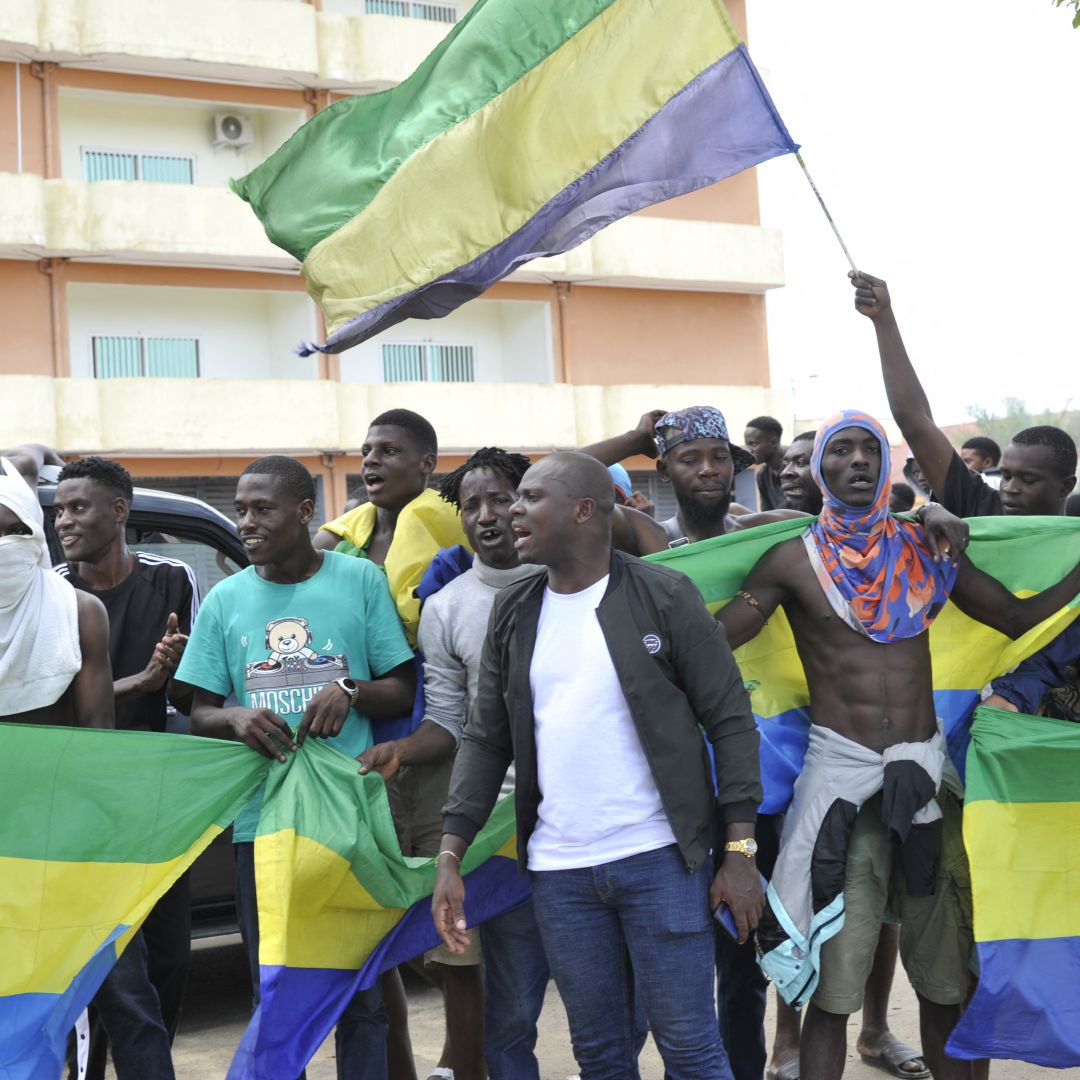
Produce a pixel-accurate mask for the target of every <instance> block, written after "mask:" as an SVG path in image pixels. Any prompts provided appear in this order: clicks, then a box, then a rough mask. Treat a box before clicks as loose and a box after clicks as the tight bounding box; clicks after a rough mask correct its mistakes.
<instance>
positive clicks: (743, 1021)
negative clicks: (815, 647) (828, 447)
mask: <svg viewBox="0 0 1080 1080" xmlns="http://www.w3.org/2000/svg"><path fill="white" fill-rule="evenodd" d="M642 419H643V420H644V419H645V418H644V417H643V418H642ZM655 434H656V442H657V446H658V448H659V454H660V456H659V458H658V460H657V463H656V468H657V471H658V472H659V473H660V476H661V477H662V478H663V479H664V480H665V481H667V482H668V483H670V484H671V487H672V490H673V491H674V493H675V498H676V500H677V502H678V507H679V509H678V512H677V513H676V514H675V516H674V517H671V518H669V519H668V520H667V521H664V522H662V523H660V524H659V528H660V529H662V530H663V531H664V532H665V534H666V536H665V539H666V540H667V541H668V543H669V544H670V545H671V546H676V545H679V544H683V543H697V542H699V541H702V540H710V539H712V538H714V537H717V536H724V535H726V534H727V533H731V532H735V531H737V530H741V529H751V528H754V527H755V526H758V525H767V524H770V523H772V522H775V521H782V520H784V519H788V518H797V517H804V516H806V515H807V514H817V513H819V512H820V510H821V505H822V502H821V492H820V490H819V489H818V486H817V484H816V483H815V481H814V479H813V477H812V476H811V475H810V458H811V456H812V454H813V449H814V433H813V432H804V433H803V434H801V435H797V436H796V437H795V439H794V440H792V443H791V445H790V446H789V447H788V448H787V450H786V451H785V453H784V459H783V460H784V464H783V469H782V470H781V473H780V484H781V488H782V490H783V492H784V499H785V502H786V504H787V509H782V510H772V511H766V512H763V513H742V514H736V513H734V512H733V504H732V501H731V499H732V491H733V489H734V483H735V476H736V475H737V474H738V473H739V472H741V471H742V470H743V469H746V468H748V467H749V466H750V465H751V464H753V460H754V459H753V456H752V455H751V454H750V453H749V452H748V451H746V450H744V449H743V448H742V447H741V446H737V445H735V444H733V443H732V442H731V440H730V438H729V436H728V429H727V423H726V421H725V420H724V416H723V414H722V413H721V412H720V411H719V409H715V408H713V407H712V406H708V405H698V406H692V407H690V408H687V409H681V410H679V411H677V412H670V413H666V414H664V415H663V416H659V417H657V418H656V423H655ZM931 513H932V514H933V517H932V520H931V522H929V523H928V526H927V527H928V529H929V530H930V534H931V536H930V542H931V545H932V546H933V550H934V551H935V552H936V551H937V545H940V546H942V547H950V548H959V547H962V546H963V544H966V542H967V540H966V526H963V525H962V523H960V522H957V521H956V519H955V518H952V517H951V516H950V515H946V514H945V513H944V512H942V511H936V512H935V511H931ZM654 550H655V549H654ZM781 821H782V817H781V815H779V814H759V815H758V817H757V823H756V829H755V835H756V837H757V842H758V865H759V866H760V867H761V871H762V873H763V874H765V876H766V877H771V875H772V864H773V860H774V859H775V857H776V850H777V846H778V843H779V836H780V825H781ZM871 951H873V947H872V946H871ZM716 965H717V1000H718V1002H719V1010H718V1013H719V1020H720V1031H721V1034H722V1036H723V1039H724V1043H725V1045H726V1046H727V1051H728V1057H729V1058H730V1060H731V1070H732V1073H733V1075H734V1077H735V1080H749V1078H750V1077H760V1076H761V1074H762V1072H763V1071H764V1069H765V1060H766V1053H765V1036H764V1029H763V1024H764V1020H765V993H766V987H767V982H766V980H765V977H764V976H763V975H762V973H761V970H760V968H759V967H758V965H757V963H756V956H755V952H754V948H753V946H752V945H735V944H734V943H733V942H732V941H731V939H730V937H729V936H728V935H727V934H726V933H724V932H723V931H718V932H717V937H716ZM793 1027H794V1025H792V1024H788V1025H787V1027H786V1028H785V1031H784V1036H783V1038H782V1039H781V1040H780V1044H779V1046H778V1047H777V1048H776V1053H775V1054H774V1061H775V1062H776V1063H777V1068H778V1067H779V1066H780V1065H787V1063H788V1061H789V1059H788V1053H789V1050H790V1047H791V1046H792V1045H793V1044H795V1043H797V1039H798V1035H797V1027H794V1030H793ZM887 1043H888V1038H887V1036H886V1035H885V1034H884V1032H877V1031H868V1030H864V1031H863V1033H862V1034H860V1036H859V1045H860V1046H861V1047H862V1046H865V1047H866V1049H867V1050H869V1051H870V1052H871V1053H872V1054H874V1055H876V1054H877V1052H878V1050H879V1049H881V1048H882V1047H884V1046H885V1045H886V1044H887ZM905 1049H910V1048H905ZM914 1059H915V1055H914V1053H913V1054H912V1057H911V1058H910V1059H904V1060H914ZM774 1071H775V1070H774ZM918 1072H919V1070H916V1072H915V1075H916V1076H917V1075H918ZM788 1075H792V1073H791V1070H790V1066H788ZM796 1075H797V1074H796Z"/></svg>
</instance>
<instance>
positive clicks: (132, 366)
mask: <svg viewBox="0 0 1080 1080" xmlns="http://www.w3.org/2000/svg"><path fill="white" fill-rule="evenodd" d="M90 340H91V350H92V352H93V359H94V378H95V379H133V378H138V377H139V376H143V375H148V376H159V377H168V378H193V377H195V376H197V375H198V374H199V339H198V338H180V337H142V336H139V335H132V336H129V337H117V336H101V335H95V336H94V337H93V338H91V339H90Z"/></svg>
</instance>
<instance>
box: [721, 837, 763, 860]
mask: <svg viewBox="0 0 1080 1080" xmlns="http://www.w3.org/2000/svg"><path fill="white" fill-rule="evenodd" d="M724 850H725V851H737V852H738V853H739V854H740V855H745V856H746V857H747V858H748V859H752V858H753V857H754V856H755V855H756V854H757V841H756V840H755V839H754V838H753V837H752V836H751V837H749V838H747V839H746V840H729V841H728V842H727V843H726V844H725V845H724Z"/></svg>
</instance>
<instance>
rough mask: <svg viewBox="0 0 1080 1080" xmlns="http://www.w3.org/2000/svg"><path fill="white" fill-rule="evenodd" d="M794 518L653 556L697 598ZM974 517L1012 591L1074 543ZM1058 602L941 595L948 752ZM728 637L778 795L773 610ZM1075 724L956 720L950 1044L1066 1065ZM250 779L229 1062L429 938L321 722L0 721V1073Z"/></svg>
mask: <svg viewBox="0 0 1080 1080" xmlns="http://www.w3.org/2000/svg"><path fill="white" fill-rule="evenodd" d="M805 527H806V525H805V523H804V522H802V521H787V522H781V523H778V524H776V525H771V526H766V527H764V528H759V529H753V530H748V531H746V532H737V533H734V534H732V535H730V536H726V537H721V538H718V539H716V540H711V541H706V542H704V543H701V544H695V545H691V546H689V547H683V548H676V549H674V550H672V551H670V552H666V553H664V554H662V555H660V556H655V557H654V559H655V561H657V562H661V563H664V564H666V565H668V566H671V567H673V568H675V569H678V570H681V571H683V572H684V573H686V574H687V575H688V576H689V577H690V578H691V579H692V580H693V581H694V582H695V583H696V584H697V586H698V587H699V589H700V590H701V592H702V594H703V596H704V597H705V599H706V601H707V602H708V603H709V605H710V607H713V608H716V607H718V606H721V605H722V604H723V603H725V602H726V601H727V600H728V599H730V597H731V596H733V595H734V593H735V591H736V590H737V589H738V588H739V587H740V585H741V584H742V581H743V579H744V578H745V576H746V574H747V573H748V572H749V571H750V569H751V568H752V567H753V565H754V564H755V563H756V562H757V560H758V559H759V558H760V557H761V555H762V554H764V553H765V552H766V551H767V550H768V549H769V548H770V547H772V546H773V545H774V544H777V543H780V542H782V541H783V540H786V539H791V538H794V537H797V536H798V535H799V534H800V533H801V531H802V530H803V529H804V528H805ZM971 531H972V543H971V548H970V556H971V558H972V560H973V561H974V562H975V563H976V564H977V565H979V566H980V567H981V568H982V569H984V570H986V571H987V572H988V573H991V574H992V575H993V576H995V577H997V578H998V579H999V580H1001V581H1002V582H1003V583H1004V584H1005V585H1006V587H1008V588H1009V589H1010V590H1011V591H1013V592H1014V593H1016V594H1018V595H1028V594H1030V593H1032V592H1037V591H1039V590H1042V589H1044V588H1046V587H1047V586H1049V585H1051V584H1053V583H1054V582H1056V581H1057V580H1059V579H1060V578H1061V577H1062V576H1063V575H1064V573H1065V572H1066V571H1067V570H1069V569H1071V568H1072V566H1073V565H1075V563H1076V561H1077V557H1078V554H1080V552H1078V550H1077V549H1078V541H1080V528H1078V525H1077V523H1076V522H1075V521H1073V520H1072V519H1068V518H1055V519H1050V518H1000V517H999V518H982V519H978V520H975V521H973V522H971ZM1075 603H1076V602H1075V601H1074V606H1070V607H1066V608H1064V609H1062V611H1060V612H1058V613H1057V614H1056V615H1055V616H1053V617H1052V618H1051V619H1048V620H1047V621H1046V622H1045V623H1043V624H1042V625H1040V626H1039V627H1036V628H1035V629H1033V630H1032V631H1030V632H1029V633H1027V634H1026V635H1024V636H1023V637H1022V638H1020V639H1019V640H1017V641H1015V642H1012V641H1009V640H1008V639H1007V638H1005V637H1004V636H1003V635H1001V634H999V633H997V632H996V631H992V630H989V629H987V628H985V627H982V626H979V625H977V624H975V623H973V622H972V621H971V620H969V619H967V617H966V616H964V615H963V614H961V613H960V612H959V610H957V609H956V608H955V607H954V606H953V605H951V604H950V605H947V606H946V608H945V610H944V612H943V613H942V614H941V616H940V617H939V618H938V620H937V621H936V622H935V624H934V626H933V627H932V629H931V631H930V646H931V652H932V656H933V662H934V677H935V701H936V705H937V708H938V711H939V713H940V714H941V715H942V716H943V717H944V718H945V720H946V723H947V727H948V729H949V736H950V749H951V751H952V752H953V755H954V758H958V757H959V758H962V757H963V755H964V754H965V752H966V751H967V746H968V741H969V728H968V720H969V717H970V714H971V711H972V709H973V708H974V706H975V704H976V702H977V701H978V697H979V690H980V689H981V687H982V686H983V685H984V684H985V683H986V682H987V681H988V680H989V679H990V678H992V677H993V676H995V675H997V674H1000V673H1002V672H1004V671H1006V670H1008V669H1009V668H1011V667H1013V666H1015V665H1016V664H1017V663H1019V662H1020V661H1021V660H1022V659H1024V657H1026V656H1027V655H1029V654H1030V653H1031V652H1033V651H1034V650H1036V649H1038V648H1040V647H1042V645H1044V644H1045V643H1046V642H1047V641H1049V640H1050V639H1051V638H1052V637H1054V636H1056V634H1057V633H1059V632H1060V631H1061V630H1062V629H1064V627H1065V626H1067V625H1068V624H1069V622H1071V620H1072V619H1073V618H1074V617H1075V616H1076V615H1077V613H1078V611H1080V608H1077V607H1076V606H1075ZM882 648H883V649H885V648H888V646H884V645H883V646H882ZM736 657H737V659H738V660H739V664H740V667H741V669H742V672H743V676H744V678H745V679H746V681H747V684H748V686H749V688H750V691H751V701H752V704H753V708H754V711H755V714H756V716H757V721H758V725H759V728H760V730H761V733H762V749H761V762H762V774H763V781H764V787H765V804H764V806H763V810H765V811H766V812H780V811H782V810H783V809H784V807H785V806H786V805H787V803H788V801H789V800H790V797H791V788H792V784H793V782H794V779H795V777H796V776H797V775H798V772H799V769H800V767H801V763H802V758H803V754H804V752H805V746H806V737H807V730H808V723H809V717H808V715H807V713H806V705H807V692H806V684H805V680H804V679H803V676H802V669H801V666H800V664H799V661H798V655H797V653H796V651H795V645H794V641H793V640H792V637H791V631H790V628H789V627H788V624H787V622H786V620H785V618H784V616H783V613H782V612H777V613H776V614H775V615H774V616H773V617H772V618H771V619H770V621H769V623H768V625H767V626H766V627H765V628H764V629H763V631H762V633H761V634H759V635H758V637H757V638H755V639H754V641H752V642H750V643H748V644H747V645H744V646H743V647H742V648H740V649H739V650H738V651H737V652H736ZM1078 737H1080V728H1077V727H1076V725H1071V724H1067V723H1065V722H1059V721H1048V720H1039V719H1038V718H1027V717H1017V716H1016V715H1015V714H1011V713H1010V714H1002V715H1000V716H998V715H996V714H994V713H990V712H987V715H985V716H981V717H980V721H979V723H978V724H977V725H976V727H975V732H974V738H973V740H972V749H971V753H970V755H969V757H968V760H969V763H970V775H969V778H968V783H969V793H968V806H967V809H966V811H965V839H966V841H967V843H968V846H969V850H970V851H971V859H972V874H973V881H974V898H975V934H976V939H977V941H978V943H979V945H978V947H979V957H980V962H981V965H982V980H981V982H980V987H979V991H978V992H977V994H976V997H975V999H974V1001H973V1003H972V1006H971V1009H970V1010H969V1012H968V1014H967V1016H966V1017H965V1019H964V1021H963V1022H962V1024H961V1025H960V1027H959V1028H958V1029H957V1033H956V1035H955V1036H954V1042H953V1046H954V1048H955V1049H956V1051H957V1053H961V1054H963V1055H964V1056H971V1057H981V1056H984V1055H986V1056H1001V1057H1020V1058H1024V1059H1026V1060H1029V1061H1034V1062H1039V1063H1044V1064H1050V1065H1063V1064H1078V1063H1080V1046H1078V1044H1077V1039H1076V1032H1077V1031H1078V1030H1080V1027H1078V1024H1077V1018H1078V1016H1080V998H1078V993H1080V991H1078V989H1077V980H1076V977H1075V971H1076V969H1077V967H1078V965H1080V945H1078V942H1080V923H1077V921H1076V913H1077V911H1080V896H1078V894H1077V881H1080V873H1078V871H1077V868H1076V866H1075V865H1074V864H1075V862H1076V859H1077V857H1078V856H1077V854H1076V853H1077V851H1080V843H1078V842H1076V841H1080V832H1078V830H1080V799H1078V798H1077V794H1076V792H1077V782H1076V780H1075V777H1076V776H1077V775H1080V773H1078V771H1077V764H1078V763H1080V746H1078V742H1077V741H1078ZM264 779H265V780H266V784H267V787H266V797H265V800H264V803H263V809H262V815H261V817H260V820H259V826H258V832H257V836H256V840H255V853H256V880H257V889H258V897H259V921H260V927H261V942H260V956H259V961H260V971H261V983H262V1005H261V1007H260V1009H259V1011H258V1012H257V1013H256V1015H255V1017H254V1018H253V1020H252V1023H251V1025H250V1026H249V1028H248V1030H247V1032H246V1033H245V1035H244V1037H243V1039H242V1042H241V1045H240V1047H239V1050H238V1051H237V1055H236V1058H235V1060H234V1062H233V1065H232V1068H231V1070H230V1073H229V1077H230V1080H277V1078H279V1077H281V1076H285V1075H290V1076H291V1075H296V1074H297V1073H298V1072H299V1071H300V1069H301V1068H302V1067H303V1065H304V1064H305V1062H307V1061H308V1060H309V1059H310V1057H311V1056H312V1054H314V1052H315V1050H316V1049H317V1048H318V1046H319V1045H320V1043H321V1042H322V1040H323V1039H324V1038H325V1037H326V1036H327V1035H328V1034H329V1032H330V1030H331V1029H332V1027H333V1025H334V1023H335V1022H336V1020H337V1018H338V1016H339V1014H340V1012H341V1010H342V1008H343V1007H344V1005H345V1003H346V1002H347V1001H348V1000H349V998H350V997H351V995H352V994H353V993H355V991H356V990H357V989H360V988H364V987H367V986H370V985H372V984H373V982H374V980H375V978H376V977H377V975H378V973H379V972H380V971H383V970H386V969H387V968H388V967H391V966H394V965H395V964H397V963H398V962H400V961H402V960H405V959H407V958H409V957H411V956H415V955H417V954H419V953H420V952H422V951H424V950H425V949H427V948H430V947H431V946H432V945H434V944H436V935H435V930H434V926H433V924H432V921H431V914H430V900H429V895H430V892H431V889H432V886H433V883H434V874H435V860H433V859H418V858H406V857H404V856H403V855H402V854H401V852H400V849H399V848H398V845H397V841H396V838H395V833H394V828H393V822H392V820H391V817H390V810H389V805H388V803H387V799H386V792H385V788H384V785H383V783H382V780H381V779H380V778H379V777H378V776H376V775H369V776H364V777H361V776H359V775H358V772H357V765H356V762H355V761H353V760H352V759H351V758H347V757H345V756H343V755H342V754H340V753H339V752H338V751H336V750H334V749H332V748H331V747H328V746H326V745H325V744H324V743H322V742H320V741H318V740H316V739H308V740H307V741H306V742H305V744H304V745H303V747H301V748H300V749H299V750H298V751H297V752H296V753H294V754H289V755H288V760H287V761H286V762H285V763H280V762H271V761H269V760H268V759H266V758H263V757H260V756H259V755H257V754H256V753H255V752H254V751H251V750H248V749H247V748H246V747H244V746H240V745H237V744H235V743H228V742H222V741H218V740H212V739H198V738H192V737H190V736H180V735H161V734H156V733H146V732H111V731H87V730H72V729H69V728H42V727H30V726H25V725H18V724H0V955H2V956H3V963H2V964H0V1080H38V1078H39V1077H42V1076H50V1075H57V1074H58V1071H59V1069H60V1065H61V1061H62V1058H63V1053H64V1042H65V1039H66V1036H67V1032H68V1031H69V1030H70V1028H71V1026H72V1024H73V1023H74V1020H75V1017H76V1016H77V1015H78V1014H79V1012H80V1011H81V1010H82V1009H83V1008H84V1007H85V1006H86V1004H87V1003H88V1002H89V1001H90V999H91V997H92V996H93V994H94V991H95V990H96V988H97V987H98V985H100V983H101V980H102V979H103V978H104V977H105V975H106V973H107V971H108V969H109V967H110V965H111V964H112V963H113V962H114V961H115V958H116V956H117V955H118V953H119V951H121V950H122V949H123V948H124V946H125V945H126V944H127V942H128V940H129V939H130V936H131V934H132V932H133V930H134V929H135V928H137V927H138V926H139V924H140V923H141V921H142V920H143V918H145V916H146V914H147V912H148V911H149V910H150V908H151V907H152V906H153V904H154V903H155V902H156V900H157V899H158V898H159V897H160V896H162V895H163V893H164V892H165V890H166V889H168V887H169V885H170V884H171V883H172V882H173V881H174V880H175V879H176V878H177V877H178V876H179V875H180V874H181V873H182V872H183V871H184V870H185V869H186V868H187V867H188V866H189V865H190V864H191V862H192V861H193V860H194V859H195V857H196V856H197V854H198V853H199V851H201V850H202V848H203V847H205V846H206V844H207V843H209V842H210V840H211V839H212V838H213V837H214V836H215V835H217V834H218V833H220V832H221V830H222V829H223V828H224V827H225V826H226V825H227V824H228V822H229V821H230V820H232V818H233V816H234V815H235V814H236V813H237V812H238V810H239V809H240V807H241V806H242V805H243V804H244V803H245V802H246V801H247V799H248V798H249V797H250V795H251V794H252V793H253V792H254V790H255V789H256V787H257V786H258V785H259V784H260V783H261V782H262V781H263V780H264ZM515 856H516V849H515V838H514V820H513V807H512V805H511V802H510V801H508V800H504V801H503V802H501V803H500V804H499V805H498V806H497V807H496V809H495V811H494V813H493V814H492V816H491V819H490V820H489V822H488V824H487V825H486V826H485V828H484V829H483V830H482V831H481V833H480V834H479V836H478V837H477V838H476V840H475V841H474V843H473V845H472V846H471V848H470V850H469V853H468V855H467V857H466V859H465V864H464V867H463V869H464V871H465V875H466V876H465V887H466V902H465V907H466V914H467V916H468V918H469V920H470V923H471V924H476V923H478V922H481V921H483V920H484V919H486V918H489V917H491V916H493V915H495V914H498V913H500V912H502V911H506V910H509V909H510V908H512V907H514V906H516V905H517V904H518V903H520V902H521V901H522V900H523V899H524V898H525V896H526V895H527V884H526V879H523V878H521V877H519V876H518V874H517V867H516V860H515Z"/></svg>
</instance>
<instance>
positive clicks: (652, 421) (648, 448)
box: [581, 409, 665, 465]
mask: <svg viewBox="0 0 1080 1080" xmlns="http://www.w3.org/2000/svg"><path fill="white" fill-rule="evenodd" d="M664 411H665V410H663V409H650V410H649V412H647V413H644V414H643V415H642V417H641V419H640V420H639V421H638V422H637V426H636V427H632V428H631V429H630V430H629V431H626V432H623V434H622V435H614V436H612V437H611V438H610V439H602V440H601V441H600V442H598V443H592V444H591V445H589V446H583V447H581V452H582V453H583V454H588V455H589V456H590V457H594V458H596V460H597V461H602V462H603V463H604V464H605V465H615V464H616V463H617V462H620V461H622V460H623V458H628V457H633V456H634V455H635V454H644V455H645V457H651V458H654V457H656V453H657V451H656V437H655V435H654V433H653V431H654V428H655V427H656V423H657V421H658V420H659V419H660V417H661V416H663V415H664Z"/></svg>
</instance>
